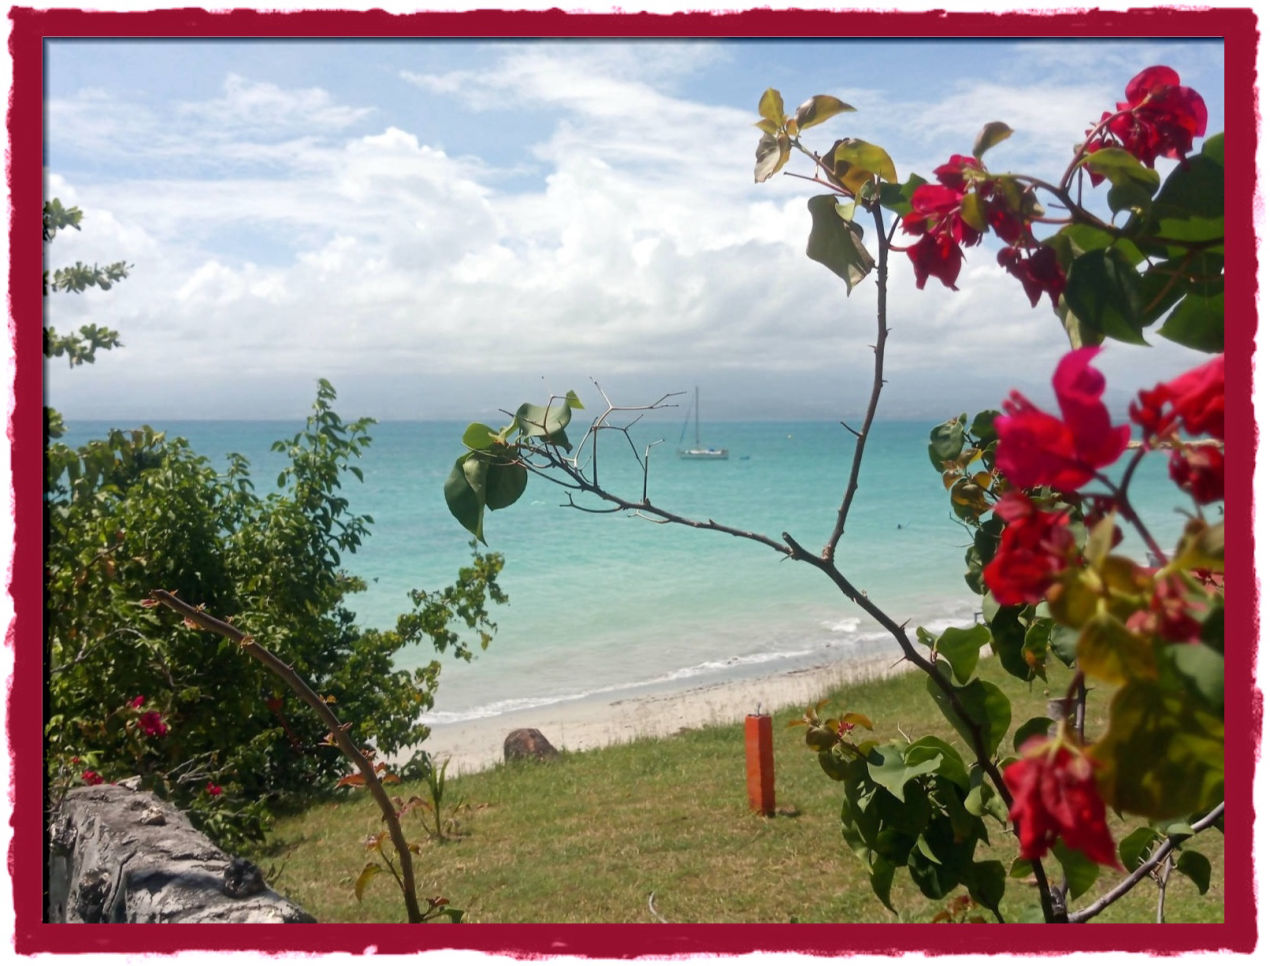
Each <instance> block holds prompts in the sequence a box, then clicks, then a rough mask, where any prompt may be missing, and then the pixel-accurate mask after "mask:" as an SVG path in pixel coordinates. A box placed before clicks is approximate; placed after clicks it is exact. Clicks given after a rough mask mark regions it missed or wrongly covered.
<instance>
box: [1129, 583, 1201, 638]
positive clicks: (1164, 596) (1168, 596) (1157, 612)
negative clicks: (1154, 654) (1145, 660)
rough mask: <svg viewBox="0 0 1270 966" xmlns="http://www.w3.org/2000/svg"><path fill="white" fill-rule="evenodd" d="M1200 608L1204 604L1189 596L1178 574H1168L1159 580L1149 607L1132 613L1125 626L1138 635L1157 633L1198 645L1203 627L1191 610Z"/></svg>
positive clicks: (1160, 635) (1152, 592)
mask: <svg viewBox="0 0 1270 966" xmlns="http://www.w3.org/2000/svg"><path fill="white" fill-rule="evenodd" d="M1200 610H1203V607H1202V606H1201V605H1200V604H1199V602H1198V601H1194V600H1191V599H1190V598H1189V597H1188V596H1187V591H1186V583H1185V581H1184V580H1183V579H1182V578H1181V577H1179V576H1178V575H1177V574H1168V575H1167V576H1165V577H1163V578H1162V579H1160V580H1157V581H1156V584H1155V587H1154V588H1152V591H1151V602H1150V603H1149V604H1148V605H1147V608H1146V610H1140V611H1138V612H1137V613H1135V614H1131V615H1130V616H1129V619H1128V620H1127V621H1125V627H1126V628H1128V629H1129V630H1131V631H1133V632H1134V633H1135V634H1155V635H1158V636H1159V637H1161V638H1163V639H1164V640H1166V641H1172V642H1174V643H1177V644H1194V643H1196V642H1197V641H1198V640H1199V638H1200V633H1201V632H1202V631H1203V628H1202V626H1201V625H1200V622H1199V621H1197V620H1196V619H1195V618H1194V617H1192V616H1191V613H1192V612H1193V611H1200Z"/></svg>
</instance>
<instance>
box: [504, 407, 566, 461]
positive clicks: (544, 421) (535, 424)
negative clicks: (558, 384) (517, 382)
mask: <svg viewBox="0 0 1270 966" xmlns="http://www.w3.org/2000/svg"><path fill="white" fill-rule="evenodd" d="M575 399H576V397H575ZM575 408H577V407H575V406H573V405H572V403H571V402H570V401H569V400H568V397H566V398H565V401H563V402H555V403H551V404H550V405H547V406H535V405H534V404H533V403H524V404H523V405H521V407H520V408H519V409H517V410H516V429H517V431H518V432H519V433H520V435H522V436H528V437H530V438H532V439H541V440H544V441H545V442H547V443H551V444H553V445H555V446H559V447H561V448H562V449H564V450H565V451H566V452H568V451H569V450H570V449H572V447H571V446H570V445H569V438H568V437H567V436H566V435H565V433H564V428H565V427H566V426H568V425H569V420H570V419H571V418H572V416H573V410H574V409H575Z"/></svg>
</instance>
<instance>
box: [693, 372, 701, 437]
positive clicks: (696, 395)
mask: <svg viewBox="0 0 1270 966" xmlns="http://www.w3.org/2000/svg"><path fill="white" fill-rule="evenodd" d="M692 415H693V419H694V421H695V422H694V425H695V426H696V430H697V449H701V387H700V386H693V387H692Z"/></svg>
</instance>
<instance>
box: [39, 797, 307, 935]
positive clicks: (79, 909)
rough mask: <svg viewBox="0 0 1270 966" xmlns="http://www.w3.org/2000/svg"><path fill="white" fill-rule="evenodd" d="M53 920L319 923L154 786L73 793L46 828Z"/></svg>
mask: <svg viewBox="0 0 1270 966" xmlns="http://www.w3.org/2000/svg"><path fill="white" fill-rule="evenodd" d="M48 868H49V878H48V884H49V891H48V910H47V915H48V921H49V922H204V923H211V922H263V923H282V922H316V920H315V919H314V918H313V917H312V916H310V915H309V914H308V913H306V912H305V911H304V910H303V909H301V908H300V907H299V906H297V905H295V903H293V902H291V901H290V900H288V899H284V898H283V897H282V896H280V895H278V894H277V893H276V892H274V891H273V890H271V889H269V888H267V887H266V886H265V884H264V879H263V877H262V876H261V873H260V870H259V869H258V868H256V866H254V865H252V864H251V863H250V862H248V861H246V860H244V859H236V858H232V857H231V856H229V855H226V854H225V853H224V852H222V851H221V850H220V849H218V848H217V847H216V846H215V845H213V844H212V843H211V842H210V841H209V840H208V839H207V837H206V836H204V835H203V834H202V833H201V832H199V831H197V830H195V828H194V827H193V826H192V825H191V824H190V821H189V819H187V818H186V817H185V815H184V814H182V813H181V812H180V811H179V810H177V809H176V808H174V807H173V806H171V805H169V804H168V803H167V802H164V801H161V800H160V799H158V798H156V797H155V796H154V795H153V794H151V793H150V792H142V791H135V790H133V789H129V788H121V787H119V786H118V785H94V786H90V787H86V788H75V789H72V790H71V791H70V792H68V793H67V795H66V798H65V799H64V800H63V802H62V805H61V808H60V809H59V810H58V813H57V815H56V816H55V817H54V819H53V823H52V826H51V828H50V829H49V851H48Z"/></svg>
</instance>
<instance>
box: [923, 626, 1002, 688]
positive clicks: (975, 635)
mask: <svg viewBox="0 0 1270 966" xmlns="http://www.w3.org/2000/svg"><path fill="white" fill-rule="evenodd" d="M990 640H992V634H991V633H990V632H989V631H988V628H986V627H984V626H983V625H982V624H976V625H975V626H974V627H966V628H961V627H949V628H948V629H947V630H945V631H944V632H943V633H942V634H940V635H939V640H938V641H937V642H936V643H935V651H936V653H937V654H940V655H942V656H943V657H944V658H946V659H947V661H948V664H949V666H950V667H951V668H952V670H953V674H954V675H955V676H956V678H957V680H958V681H969V680H970V675H972V674H973V673H974V670H975V666H976V665H977V664H978V663H979V649H980V648H981V647H983V645H985V644H987V643H988V642H989V641H990Z"/></svg>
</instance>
